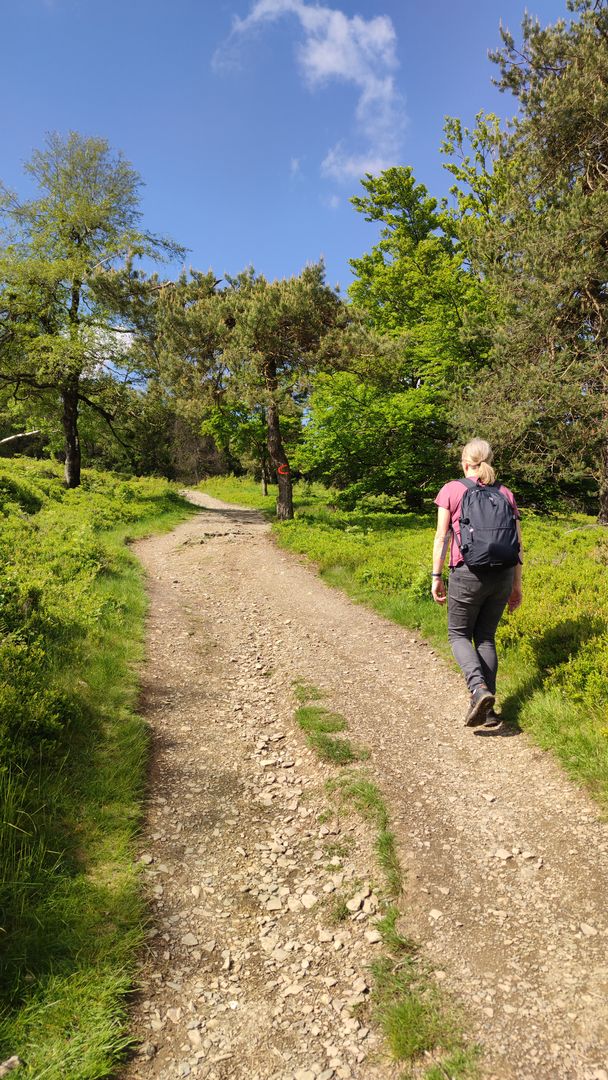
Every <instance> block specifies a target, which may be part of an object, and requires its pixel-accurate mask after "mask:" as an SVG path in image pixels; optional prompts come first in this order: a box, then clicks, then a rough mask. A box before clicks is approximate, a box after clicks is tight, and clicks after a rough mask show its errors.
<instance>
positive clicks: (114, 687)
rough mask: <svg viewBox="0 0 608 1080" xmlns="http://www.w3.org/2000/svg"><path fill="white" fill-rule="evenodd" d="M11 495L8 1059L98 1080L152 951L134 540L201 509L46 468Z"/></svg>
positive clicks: (23, 473) (0, 870)
mask: <svg viewBox="0 0 608 1080" xmlns="http://www.w3.org/2000/svg"><path fill="white" fill-rule="evenodd" d="M9 481H10V483H9ZM0 484H2V485H4V490H9V491H10V494H11V496H12V500H11V502H10V503H8V502H5V503H3V515H2V516H1V517H0V566H1V569H0V598H1V599H0V630H1V641H0V747H1V762H2V764H1V765H0V936H1V938H2V949H1V952H0V956H1V959H0V987H1V990H0V1060H4V1058H6V1057H9V1056H10V1055H11V1054H13V1053H18V1054H19V1055H20V1056H21V1057H22V1058H23V1060H24V1061H26V1062H27V1067H26V1069H25V1071H24V1076H30V1077H32V1078H33V1077H37V1076H41V1075H45V1076H47V1075H48V1076H49V1077H52V1078H55V1080H60V1078H62V1077H64V1076H66V1075H68V1074H69V1075H70V1076H74V1077H80V1078H82V1080H92V1078H93V1077H99V1076H105V1075H108V1074H109V1072H110V1070H111V1069H112V1067H113V1066H114V1065H115V1063H116V1060H117V1055H118V1054H119V1052H120V1051H121V1049H122V1048H123V1047H124V1046H125V1044H126V1036H125V1028H124V1019H125V1018H124V1011H125V1010H124V1001H123V996H124V994H125V993H126V991H127V990H128V989H129V986H130V984H131V981H132V976H133V958H134V951H135V948H136V946H137V945H138V944H139V942H140V940H141V921H142V911H141V901H140V897H139V890H138V887H137V877H136V874H135V871H134V868H133V861H132V854H131V844H132V840H133V832H134V829H135V826H136V822H137V816H138V806H139V800H140V797H141V791H142V786H143V781H144V762H145V756H146V735H145V731H144V727H143V724H142V722H141V720H140V718H139V717H137V716H136V715H135V712H134V709H135V706H136V700H137V685H136V677H135V670H136V664H137V662H138V661H139V660H140V659H141V655H142V633H143V615H144V610H145V598H144V593H143V588H142V581H141V572H140V570H139V567H138V566H137V565H136V563H135V560H134V559H133V557H132V556H131V555H130V554H129V553H128V552H127V551H126V549H125V547H124V539H125V537H127V536H129V535H133V536H136V535H139V534H141V533H142V532H143V531H144V530H149V529H151V528H162V527H163V526H165V527H166V525H167V524H170V523H174V522H176V521H178V520H180V519H181V518H183V517H184V515H185V514H186V513H189V512H192V510H191V509H190V508H187V507H186V506H185V505H184V503H183V500H181V499H180V498H179V497H178V495H177V493H176V491H175V490H174V489H173V488H172V487H171V486H170V485H169V484H167V483H166V482H165V481H151V480H147V481H146V480H144V481H141V480H139V481H138V480H129V481H125V480H124V479H121V478H120V477H118V476H112V475H110V474H101V473H96V472H88V473H85V474H84V477H83V485H82V487H81V488H79V489H76V490H66V488H65V486H64V485H63V483H62V482H61V477H60V470H59V468H58V467H51V466H49V464H48V463H41V464H36V463H33V462H29V461H13V462H11V463H10V464H9V463H0ZM36 505H39V509H38V510H37V511H36V510H35V506H36ZM24 506H25V507H26V508H27V509H28V510H29V511H30V512H25V511H24V509H23V507H24Z"/></svg>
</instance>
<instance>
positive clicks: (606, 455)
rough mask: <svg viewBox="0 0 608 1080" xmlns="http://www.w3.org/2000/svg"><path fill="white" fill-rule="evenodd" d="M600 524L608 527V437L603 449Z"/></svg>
mask: <svg viewBox="0 0 608 1080" xmlns="http://www.w3.org/2000/svg"><path fill="white" fill-rule="evenodd" d="M597 520H598V523H599V524H600V525H608V437H607V438H606V439H605V441H604V445H603V448H602V471H601V474H600V512H599V514H598V519H597Z"/></svg>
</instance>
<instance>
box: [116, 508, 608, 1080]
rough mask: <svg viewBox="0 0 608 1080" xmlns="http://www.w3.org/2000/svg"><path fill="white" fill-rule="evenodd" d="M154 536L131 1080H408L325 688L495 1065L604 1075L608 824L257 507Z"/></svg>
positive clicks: (366, 836)
mask: <svg viewBox="0 0 608 1080" xmlns="http://www.w3.org/2000/svg"><path fill="white" fill-rule="evenodd" d="M192 498H193V500H194V501H196V502H198V503H199V504H200V506H201V508H203V509H202V510H201V513H200V515H197V517H196V518H194V519H192V520H190V521H188V522H186V523H185V524H183V525H181V526H180V527H179V528H178V529H176V530H175V531H174V532H173V533H171V534H169V535H166V536H162V537H156V538H152V539H149V540H146V541H142V542H140V543H139V544H138V546H137V547H138V552H139V555H140V557H141V558H142V560H143V563H144V565H145V567H146V569H147V571H148V575H149V586H150V596H151V610H150V617H149V644H148V662H147V665H146V668H145V672H144V708H145V715H146V717H147V719H148V721H149V723H150V727H151V731H152V737H153V767H152V772H151V776H150V784H149V795H148V802H147V814H146V825H145V833H144V835H143V837H142V841H141V863H142V867H143V873H144V875H145V881H146V887H147V889H148V892H149V896H150V904H151V927H150V931H149V934H148V946H147V949H146V952H145V955H144V957H143V959H142V970H141V992H140V994H139V995H138V997H137V1000H136V1002H135V1004H134V1007H133V1029H134V1033H135V1035H136V1036H137V1037H138V1038H139V1039H140V1040H141V1046H140V1051H139V1053H138V1054H137V1055H136V1056H134V1058H133V1060H132V1061H131V1062H130V1064H129V1065H128V1067H127V1068H126V1069H125V1070H124V1072H123V1074H122V1080H152V1078H157V1080H165V1078H167V1080H168V1078H173V1077H181V1076H192V1077H205V1078H207V1080H228V1078H230V1080H233V1078H242V1080H244V1078H248V1080H271V1078H273V1080H330V1078H334V1077H335V1078H338V1077H344V1078H349V1077H353V1078H365V1080H393V1078H395V1080H396V1078H397V1077H399V1076H400V1074H401V1069H400V1068H398V1067H397V1066H396V1065H394V1064H392V1063H391V1061H390V1058H389V1057H388V1055H387V1053H386V1050H385V1047H384V1046H383V1043H382V1038H381V1036H380V1034H379V1032H378V1031H377V1029H375V1028H374V1025H373V1023H372V1022H371V1019H370V1015H371V1010H370V1007H369V1005H368V999H369V990H370V975H369V965H370V963H371V962H372V960H373V959H374V956H376V955H377V954H378V951H379V949H380V948H381V945H380V943H379V934H378V931H377V930H376V929H375V925H374V924H375V918H376V915H377V909H378V896H379V892H380V890H381V875H380V873H379V870H378V868H377V865H376V863H375V860H374V855H373V851H372V845H373V839H374V836H373V832H372V831H371V829H370V826H368V825H366V824H364V823H362V822H361V821H360V820H359V819H358V818H356V817H355V816H353V815H348V814H344V813H339V812H337V811H335V808H334V809H333V810H330V809H328V807H330V806H331V804H330V803H328V798H327V795H326V793H325V790H324V783H325V780H326V779H327V778H328V777H329V776H334V775H336V767H333V766H331V767H330V766H326V765H322V764H320V763H319V762H318V760H317V759H316V757H315V756H314V755H313V754H312V752H311V751H309V750H308V748H307V747H306V743H305V740H304V737H303V736H302V734H301V732H300V731H299V729H298V728H297V726H296V725H295V723H294V720H293V713H294V709H295V707H296V702H295V700H294V696H293V681H294V679H297V678H300V679H303V680H305V681H306V682H309V683H312V684H314V685H316V686H318V687H320V688H322V689H324V690H325V691H326V692H327V695H328V698H327V701H328V704H329V705H330V706H332V707H334V708H336V709H337V710H339V711H340V712H341V713H342V714H343V715H344V716H345V717H346V719H347V720H348V723H349V729H350V732H349V734H350V735H351V736H352V737H353V738H354V739H355V741H357V742H358V743H359V744H363V745H366V746H367V747H369V749H370V751H371V758H370V762H369V763H368V767H369V769H370V770H371V772H372V773H373V775H374V777H375V779H376V782H377V783H378V784H379V786H380V787H381V789H382V791H383V793H384V796H385V798H386V800H387V802H388V804H389V808H390V810H391V816H392V823H393V826H394V828H395V830H396V832H397V836H398V841H399V849H400V856H401V859H402V864H403V866H404V868H405V871H406V875H405V882H406V883H405V891H404V895H403V897H402V901H401V906H402V909H403V916H402V928H403V930H404V931H405V932H406V933H407V934H408V935H410V936H411V937H413V938H414V939H415V940H417V941H419V942H420V943H421V944H422V947H423V952H424V954H425V955H426V956H427V957H428V958H429V960H430V961H431V962H432V964H433V965H434V967H435V977H436V978H437V979H438V980H439V981H440V982H441V983H442V984H443V985H444V986H445V987H446V989H447V991H448V992H449V994H450V995H451V996H452V997H453V998H454V999H455V1000H458V1001H459V1002H460V1003H461V1006H462V1010H463V1013H464V1016H465V1017H466V1024H467V1026H468V1029H469V1034H470V1036H471V1038H472V1039H474V1040H477V1041H479V1042H480V1043H481V1044H482V1046H483V1051H484V1054H483V1059H482V1068H481V1071H482V1075H483V1076H484V1077H485V1078H487V1080H544V1078H549V1077H551V1078H552V1080H554V1078H557V1080H608V998H607V991H608V958H607V955H606V944H607V940H608V937H607V935H608V912H607V907H606V896H607V895H608V888H607V886H608V860H607V854H608V827H607V826H606V824H605V823H603V822H602V821H601V820H600V817H599V814H598V811H597V808H596V807H595V806H594V804H593V803H592V802H591V801H590V800H589V799H588V798H587V797H586V796H585V795H584V794H583V793H581V792H580V791H578V790H577V789H576V788H575V787H574V785H572V784H571V783H570V782H569V781H568V780H567V779H566V778H565V777H564V775H563V774H562V773H561V771H560V770H559V769H558V767H557V766H556V765H555V764H554V763H553V761H552V760H551V758H550V757H549V756H548V755H546V754H544V753H543V752H541V751H540V750H538V749H537V748H534V747H533V746H531V745H530V743H529V742H528V741H527V739H526V738H525V736H522V735H520V736H511V737H509V736H508V734H504V733H503V734H500V733H499V734H490V733H487V732H485V733H484V732H482V731H479V730H470V729H465V728H464V727H463V726H462V715H463V712H464V709H465V705H466V697H465V692H464V688H463V685H462V684H461V681H460V679H459V677H458V676H457V674H456V673H454V672H452V671H451V670H450V669H448V668H447V666H446V665H445V664H444V663H443V662H442V661H441V660H440V659H439V658H437V657H436V656H435V655H433V652H432V650H431V649H429V647H428V646H427V645H426V644H425V643H424V642H421V641H419V640H417V639H416V638H414V637H413V636H412V634H411V633H410V632H408V631H406V630H404V629H403V628H401V627H398V626H396V625H394V624H392V623H389V622H387V621H386V620H383V619H382V618H380V617H379V616H377V615H375V614H374V613H372V612H370V611H367V610H366V609H364V608H362V607H359V606H356V605H354V604H352V603H351V602H350V601H349V600H348V599H347V598H345V597H344V596H343V595H342V594H340V593H339V592H337V591H335V590H332V589H330V588H328V587H327V586H326V585H324V584H323V582H321V581H320V579H319V578H318V577H317V576H316V575H315V574H314V572H313V571H312V570H310V569H308V568H307V567H306V566H305V565H304V564H303V562H301V561H300V560H298V559H296V558H294V557H293V556H291V555H288V554H287V553H285V552H281V551H280V550H279V549H277V547H276V546H275V545H274V543H273V542H272V539H271V538H270V536H269V535H268V526H267V525H266V524H265V523H264V522H263V520H262V519H261V517H260V516H259V515H257V514H256V513H255V512H253V511H248V510H244V509H243V508H239V507H230V506H227V505H226V504H223V503H219V502H218V501H217V500H214V499H211V498H210V497H208V496H204V495H200V494H199V493H195V494H193V495H192Z"/></svg>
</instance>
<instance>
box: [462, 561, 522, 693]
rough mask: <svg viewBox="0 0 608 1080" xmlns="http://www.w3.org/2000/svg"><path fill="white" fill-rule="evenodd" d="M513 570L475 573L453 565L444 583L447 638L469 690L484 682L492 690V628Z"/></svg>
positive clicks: (494, 658)
mask: <svg viewBox="0 0 608 1080" xmlns="http://www.w3.org/2000/svg"><path fill="white" fill-rule="evenodd" d="M514 573H515V570H514V569H513V567H508V568H507V569H505V570H486V571H485V572H483V573H481V574H475V573H473V571H472V570H469V568H468V566H465V565H464V564H462V565H461V566H457V567H456V569H455V570H453V571H452V573H451V574H450V580H449V583H448V638H449V641H450V645H451V646H452V652H453V653H454V657H455V659H456V663H457V664H458V665H459V667H461V668H462V671H463V674H464V677H465V679H466V681H467V686H468V688H469V690H470V691H471V692H473V690H475V689H476V688H477V687H478V686H479V685H480V684H481V683H485V684H486V686H487V687H488V689H489V690H491V691H492V693H493V694H495V693H496V672H497V670H498V657H497V655H496V643H495V640H494V639H495V636H496V629H497V627H498V624H499V622H500V617H501V615H502V613H503V611H504V610H505V607H506V606H507V600H508V599H509V596H510V595H511V590H512V588H513V575H514Z"/></svg>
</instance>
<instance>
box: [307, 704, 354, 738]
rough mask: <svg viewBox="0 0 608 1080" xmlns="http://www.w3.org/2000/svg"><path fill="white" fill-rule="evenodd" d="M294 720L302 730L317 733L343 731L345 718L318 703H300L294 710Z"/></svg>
mask: <svg viewBox="0 0 608 1080" xmlns="http://www.w3.org/2000/svg"><path fill="white" fill-rule="evenodd" d="M296 720H297V722H298V724H299V725H300V727H301V728H302V731H306V732H308V733H311V734H314V735H318V734H328V733H330V732H334V731H344V729H345V727H346V720H345V719H344V717H343V716H341V715H340V713H335V712H328V710H327V709H323V708H321V707H320V706H318V705H302V706H301V707H300V708H299V709H297V710H296Z"/></svg>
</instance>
